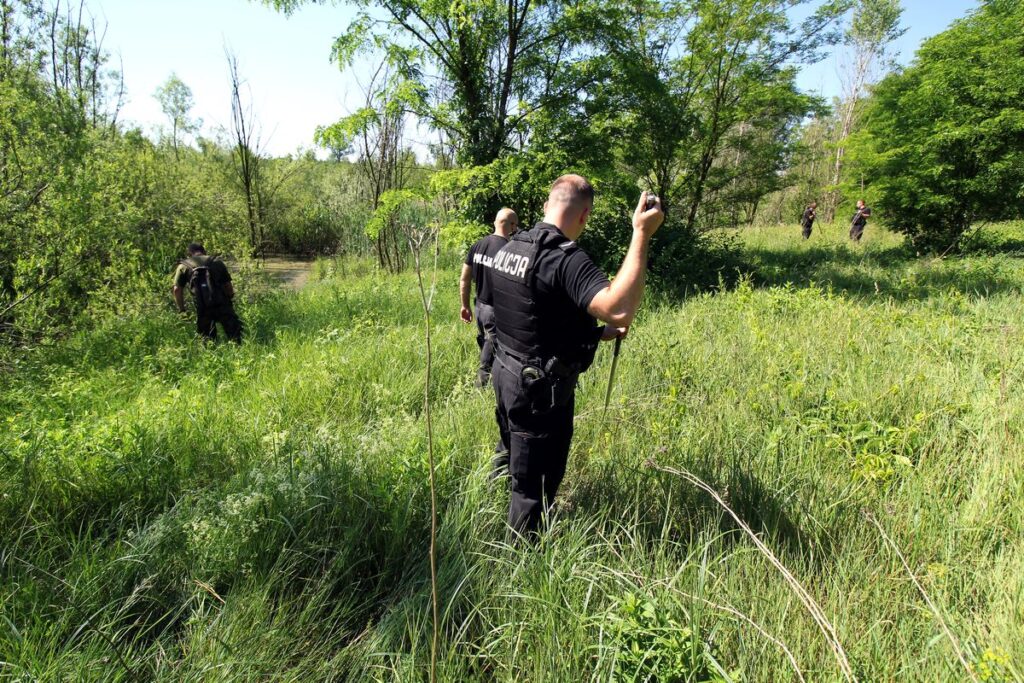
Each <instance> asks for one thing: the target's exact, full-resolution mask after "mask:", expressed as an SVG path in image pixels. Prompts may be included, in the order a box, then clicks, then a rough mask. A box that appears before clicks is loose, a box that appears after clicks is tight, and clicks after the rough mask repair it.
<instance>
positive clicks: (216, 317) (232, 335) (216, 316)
mask: <svg viewBox="0 0 1024 683" xmlns="http://www.w3.org/2000/svg"><path fill="white" fill-rule="evenodd" d="M217 323H220V324H221V327H223V328H224V336H226V337H227V338H228V339H230V340H231V341H233V342H236V343H239V344H241V343H242V321H241V320H239V319H238V315H237V314H236V313H235V307H234V306H232V305H231V303H230V302H228V303H226V304H222V305H220V306H216V307H213V308H207V309H203V310H197V311H196V332H198V333H199V334H200V335H201V336H202V337H204V338H206V339H210V340H215V339H217Z"/></svg>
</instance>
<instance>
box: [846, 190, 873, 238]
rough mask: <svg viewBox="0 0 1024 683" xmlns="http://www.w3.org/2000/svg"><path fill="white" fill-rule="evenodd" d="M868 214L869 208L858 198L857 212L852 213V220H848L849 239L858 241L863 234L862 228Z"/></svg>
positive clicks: (866, 222) (865, 225) (865, 224)
mask: <svg viewBox="0 0 1024 683" xmlns="http://www.w3.org/2000/svg"><path fill="white" fill-rule="evenodd" d="M869 216H871V209H870V208H869V207H868V206H867V204H865V203H864V200H863V199H858V200H857V212H856V213H855V214H853V220H851V221H850V239H851V240H853V241H854V242H860V238H861V237H863V236H864V228H865V227H867V224H868V217H869Z"/></svg>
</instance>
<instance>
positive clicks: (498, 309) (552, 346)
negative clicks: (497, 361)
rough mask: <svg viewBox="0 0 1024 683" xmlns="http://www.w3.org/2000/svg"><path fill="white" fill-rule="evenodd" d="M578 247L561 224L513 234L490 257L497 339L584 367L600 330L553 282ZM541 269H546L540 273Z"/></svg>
mask: <svg viewBox="0 0 1024 683" xmlns="http://www.w3.org/2000/svg"><path fill="white" fill-rule="evenodd" d="M578 248H579V247H578V246H577V245H576V243H575V242H573V241H571V240H569V238H567V237H566V236H565V235H563V234H562V233H561V232H558V231H557V230H550V229H542V228H537V227H535V228H533V229H532V230H526V231H523V232H518V233H516V234H515V235H513V236H512V237H511V238H510V239H509V241H508V244H506V245H505V246H504V247H502V248H501V250H500V251H498V253H497V254H495V255H494V258H493V260H492V262H491V300H492V304H493V306H494V324H495V327H496V328H497V341H498V344H499V345H500V346H501V347H502V348H504V349H505V350H507V351H510V352H512V353H513V354H515V355H517V356H519V357H520V358H522V359H538V360H548V359H550V358H558V359H559V360H560V361H562V362H563V363H565V364H567V365H570V366H573V367H575V368H576V369H577V370H578V371H580V372H582V371H583V370H586V369H587V367H589V366H590V364H591V363H592V362H593V360H594V353H595V351H596V350H597V342H598V338H599V337H600V331H599V329H598V327H597V323H596V321H595V320H594V318H593V317H592V316H591V315H590V314H588V313H587V312H586V311H583V310H580V308H579V307H578V306H576V304H575V303H573V301H572V300H571V299H570V298H569V296H568V294H566V293H565V292H564V291H562V290H559V289H557V288H553V287H552V286H551V275H552V274H554V273H555V272H557V269H558V266H559V264H560V262H561V260H562V259H563V258H565V256H566V255H567V254H569V253H571V252H572V251H573V250H575V249H578ZM538 272H542V273H543V274H544V276H543V277H541V278H537V274H538Z"/></svg>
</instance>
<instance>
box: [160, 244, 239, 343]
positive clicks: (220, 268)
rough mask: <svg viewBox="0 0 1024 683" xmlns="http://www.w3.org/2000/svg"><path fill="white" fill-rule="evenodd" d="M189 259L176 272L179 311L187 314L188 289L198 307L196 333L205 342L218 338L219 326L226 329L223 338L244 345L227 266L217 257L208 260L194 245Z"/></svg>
mask: <svg viewBox="0 0 1024 683" xmlns="http://www.w3.org/2000/svg"><path fill="white" fill-rule="evenodd" d="M186 254H187V256H188V258H186V259H185V260H184V261H182V262H181V263H180V264H178V269H177V270H176V271H175V272H174V287H173V289H172V290H171V292H172V294H173V295H174V303H175V304H176V305H177V306H178V310H179V311H180V312H182V313H184V312H185V288H186V287H187V288H188V290H189V291H190V292H191V293H192V303H193V304H194V305H195V307H196V332H198V333H199V334H200V335H201V336H202V337H204V338H205V339H210V340H213V339H216V338H217V323H220V324H221V326H222V327H223V328H224V334H225V335H226V336H227V338H228V339H230V340H231V341H233V342H236V343H241V342H242V321H241V320H239V319H238V316H237V315H236V314H235V308H234V306H232V304H231V301H232V299H234V298H235V288H234V286H233V285H232V284H231V274H230V273H229V272H228V267H227V266H225V265H224V262H223V261H221V260H220V259H219V258H217V257H215V256H207V255H206V249H204V248H203V245H201V244H198V243H196V242H193V243H192V244H190V245H188V250H187V251H186Z"/></svg>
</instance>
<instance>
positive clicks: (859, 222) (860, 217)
mask: <svg viewBox="0 0 1024 683" xmlns="http://www.w3.org/2000/svg"><path fill="white" fill-rule="evenodd" d="M870 215H871V209H869V208H868V207H866V206H865V207H864V208H863V209H857V212H856V213H854V214H853V219H852V221H853V224H854V225H856V226H859V227H862V228H863V227H864V226H865V225H867V224H868V216H870Z"/></svg>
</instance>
